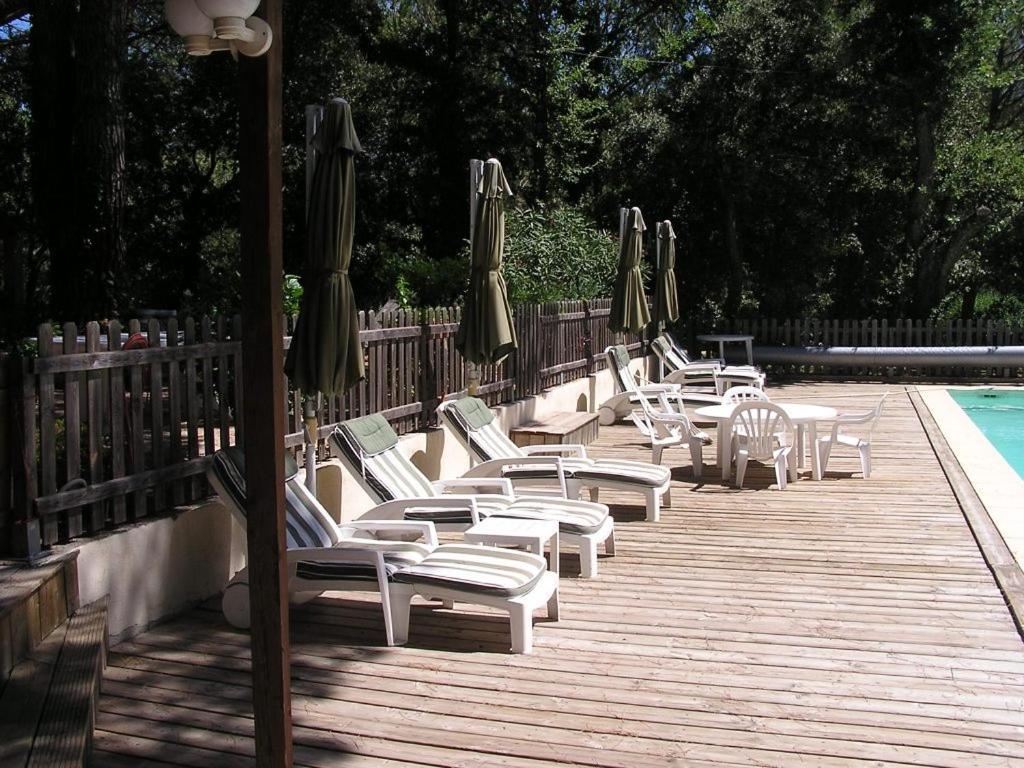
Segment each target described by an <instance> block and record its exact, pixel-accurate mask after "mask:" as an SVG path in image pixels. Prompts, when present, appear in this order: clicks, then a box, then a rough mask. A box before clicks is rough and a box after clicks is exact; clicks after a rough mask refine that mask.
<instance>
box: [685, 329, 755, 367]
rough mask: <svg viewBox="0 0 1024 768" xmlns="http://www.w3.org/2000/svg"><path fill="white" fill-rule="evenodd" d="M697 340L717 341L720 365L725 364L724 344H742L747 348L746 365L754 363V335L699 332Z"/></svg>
mask: <svg viewBox="0 0 1024 768" xmlns="http://www.w3.org/2000/svg"><path fill="white" fill-rule="evenodd" d="M697 341H703V342H706V343H709V344H715V343H717V344H718V356H719V357H720V358H721V359H722V365H725V345H726V344H743V345H744V346H745V347H746V348H747V365H753V364H754V337H753V336H751V335H750V334H748V333H701V334H698V335H697Z"/></svg>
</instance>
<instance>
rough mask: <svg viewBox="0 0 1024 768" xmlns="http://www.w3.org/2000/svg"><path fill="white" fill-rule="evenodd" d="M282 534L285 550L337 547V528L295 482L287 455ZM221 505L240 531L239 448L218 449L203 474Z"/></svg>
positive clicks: (242, 492)
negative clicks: (227, 511)
mask: <svg viewBox="0 0 1024 768" xmlns="http://www.w3.org/2000/svg"><path fill="white" fill-rule="evenodd" d="M285 461H286V464H285V534H286V537H287V542H288V549H296V548H300V547H330V546H333V545H335V544H337V543H338V541H339V540H340V538H341V534H340V532H339V530H338V526H337V525H336V524H335V522H334V520H333V519H331V516H330V515H329V514H327V510H325V509H324V508H323V506H321V504H320V502H319V501H317V500H316V497H315V496H313V494H311V493H310V492H309V489H308V488H306V486H305V485H303V483H302V481H301V479H300V478H299V474H298V473H299V470H298V466H297V465H296V464H295V460H294V459H292V457H291V456H290V455H286V457H285ZM206 475H207V477H208V478H209V480H210V485H212V486H213V488H214V490H215V491H216V492H217V495H218V496H220V498H221V501H223V502H224V504H225V505H226V506H227V507H228V509H230V510H231V514H232V515H234V517H235V519H236V520H237V521H238V522H239V523H240V524H241V526H242V527H243V528H244V527H246V523H247V520H246V514H245V499H246V496H245V454H244V453H243V452H242V449H241V448H238V447H236V446H231V447H228V448H221V449H220V450H219V451H217V452H216V453H215V454H213V461H211V462H210V466H209V468H208V469H207V472H206Z"/></svg>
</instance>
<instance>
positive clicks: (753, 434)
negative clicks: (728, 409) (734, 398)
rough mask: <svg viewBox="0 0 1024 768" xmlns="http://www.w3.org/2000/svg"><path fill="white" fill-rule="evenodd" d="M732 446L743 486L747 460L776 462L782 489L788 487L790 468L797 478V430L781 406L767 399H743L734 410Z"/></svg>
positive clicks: (740, 486)
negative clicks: (787, 477)
mask: <svg viewBox="0 0 1024 768" xmlns="http://www.w3.org/2000/svg"><path fill="white" fill-rule="evenodd" d="M730 428H731V429H732V433H733V434H732V450H733V457H734V458H735V460H736V487H737V488H742V487H743V478H744V476H745V475H746V473H747V462H748V461H749V460H750V459H754V460H756V461H770V462H772V463H773V464H774V465H775V480H776V482H777V483H778V485H779V490H781V491H784V490H786V476H787V472H788V474H789V476H790V478H791V479H792V480H796V455H795V454H794V453H793V441H794V439H795V436H796V430H795V429H794V427H793V422H792V421H790V419H789V416H787V415H786V412H785V411H783V410H782V409H781V408H779V406H777V405H775V404H773V403H769V402H763V401H756V400H754V401H747V402H742V403H739V404H738V405H737V406H736V408H735V410H734V411H733V414H732V423H731V425H730Z"/></svg>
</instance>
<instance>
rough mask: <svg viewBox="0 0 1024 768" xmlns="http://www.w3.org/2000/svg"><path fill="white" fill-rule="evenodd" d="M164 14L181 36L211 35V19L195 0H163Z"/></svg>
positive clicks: (172, 27)
mask: <svg viewBox="0 0 1024 768" xmlns="http://www.w3.org/2000/svg"><path fill="white" fill-rule="evenodd" d="M164 16H166V17H167V23H168V24H170V25H171V29H173V30H174V31H175V32H177V33H178V35H180V36H181V37H190V36H200V35H206V36H207V37H213V19H211V18H210V17H209V16H207V15H206V14H205V13H203V12H202V11H201V10H199V6H197V5H196V0H164Z"/></svg>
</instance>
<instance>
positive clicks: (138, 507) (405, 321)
mask: <svg viewBox="0 0 1024 768" xmlns="http://www.w3.org/2000/svg"><path fill="white" fill-rule="evenodd" d="M609 304H610V302H609V301H608V300H597V301H591V302H561V303H550V304H544V305H526V306H521V307H517V308H516V312H515V325H516V332H517V334H518V336H519V341H520V347H519V350H517V351H516V352H514V353H513V354H512V355H510V356H509V358H507V359H506V360H505V361H503V362H502V363H500V364H498V365H487V366H483V367H482V368H481V371H480V374H481V375H480V387H479V390H478V392H479V395H480V396H481V397H483V398H484V399H485V400H487V401H488V402H489V403H491V404H497V403H500V402H506V401H509V400H513V399H516V398H519V397H524V396H527V395H530V394H534V393H537V392H540V391H541V390H542V389H545V388H548V387H551V386H555V385H557V384H561V383H564V382H566V381H570V380H572V379H575V378H579V377H581V376H585V375H587V374H588V373H592V372H594V371H596V370H599V369H600V368H602V367H603V357H602V356H601V354H600V352H601V351H602V350H603V349H604V346H605V345H606V344H608V343H610V341H611V336H610V334H609V333H608V331H607V328H606V323H607V316H608V312H609V309H608V307H609ZM458 324H459V310H458V309H457V308H452V307H443V308H433V309H420V310H395V311H389V312H366V313H360V315H359V328H360V339H361V341H362V343H363V349H364V353H365V356H366V374H367V375H366V378H365V379H364V380H363V381H361V382H360V383H358V384H357V385H356V386H355V387H353V388H352V389H351V390H350V391H349V392H348V393H346V394H345V395H344V396H342V397H331V398H323V399H322V400H321V402H320V407H319V411H318V423H319V430H318V438H319V439H320V441H321V452H322V453H325V452H326V446H325V445H324V444H323V443H324V442H325V440H326V437H327V435H328V434H329V433H330V432H331V431H332V430H333V429H334V426H335V425H336V424H338V423H339V422H341V421H344V420H345V419H348V418H353V417H356V416H361V415H365V414H368V413H382V414H383V415H384V416H385V417H386V418H387V419H388V420H389V421H390V422H391V423H392V424H393V425H394V427H395V429H396V430H397V431H398V432H399V433H404V432H408V431H411V430H416V429H422V428H424V427H428V426H432V425H434V424H435V423H436V416H435V411H436V408H437V405H438V404H439V403H440V402H441V400H443V399H444V398H445V397H446V396H448V395H450V394H453V393H456V392H459V391H461V390H463V389H464V388H465V386H466V380H465V366H464V362H463V359H462V357H461V355H460V354H459V353H458V351H457V350H456V348H455V335H456V333H457V330H458ZM293 327H294V318H286V320H285V328H286V331H287V333H289V334H290V333H291V330H292V328H293ZM289 341H290V338H286V341H285V344H286V346H287V344H288V342H289ZM628 341H629V342H630V347H631V349H632V350H634V351H638V350H639V349H640V342H641V338H640V336H639V335H637V337H636V338H630V339H629V340H628ZM36 342H37V343H36V355H35V356H34V357H28V358H11V359H7V360H4V361H2V365H3V372H2V376H3V378H2V379H0V381H3V382H4V384H5V391H6V392H7V403H8V406H7V411H8V414H7V415H8V416H9V428H8V430H7V436H8V438H9V439H8V441H7V445H8V447H9V449H10V451H9V452H10V458H9V460H8V465H9V466H8V467H7V470H6V471H5V472H4V473H3V474H2V475H0V480H2V481H3V483H4V485H3V488H2V490H3V502H2V503H0V551H8V552H12V553H14V554H19V555H32V554H35V553H36V552H38V551H40V550H42V549H46V548H48V547H51V546H53V545H54V544H57V543H61V542H66V541H68V540H71V539H74V538H77V537H80V536H88V535H91V534H95V533H97V532H99V531H102V530H106V529H109V528H111V527H116V526H118V525H121V524H123V523H126V522H130V521H134V520H140V519H143V518H145V517H146V516H147V515H152V514H154V513H156V512H160V511H162V510H166V509H168V508H171V507H174V506H180V505H183V504H188V503H190V502H194V501H196V500H198V499H201V498H203V497H205V495H206V494H207V493H208V489H207V487H206V482H205V478H204V472H205V469H206V463H207V461H208V457H209V456H211V455H212V454H213V452H214V451H216V450H217V449H218V448H219V447H221V446H223V445H230V444H233V443H235V442H237V441H239V440H240V438H241V435H242V434H243V430H244V428H245V425H244V423H243V422H242V420H241V413H242V409H241V403H242V398H243V397H244V393H245V390H244V386H243V382H242V375H241V371H242V365H241V352H242V349H241V321H240V319H239V318H237V317H235V318H227V317H202V318H199V319H193V318H185V319H184V320H181V321H179V320H177V319H173V318H172V319H170V320H167V321H165V322H160V321H157V320H149V321H146V322H141V321H137V320H133V321H131V322H129V323H128V324H127V325H122V324H121V323H119V322H116V321H112V322H110V323H108V324H105V325H103V326H101V325H100V324H99V323H95V322H93V323H89V324H87V325H86V326H85V328H78V327H77V326H76V325H75V324H74V323H66V324H64V325H63V326H61V327H60V329H59V332H57V331H55V328H54V326H51V325H49V324H47V325H43V326H40V328H39V330H38V335H37V339H36ZM282 375H283V374H282ZM286 391H288V396H287V402H285V403H283V404H282V407H283V408H284V413H285V418H286V419H287V422H286V423H287V425H288V434H287V438H286V442H287V445H288V446H289V447H290V448H293V449H297V448H298V447H299V446H301V445H302V443H303V418H302V417H303V407H302V405H303V403H302V398H301V395H300V393H298V392H295V391H289V390H288V389H287V387H286Z"/></svg>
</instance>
